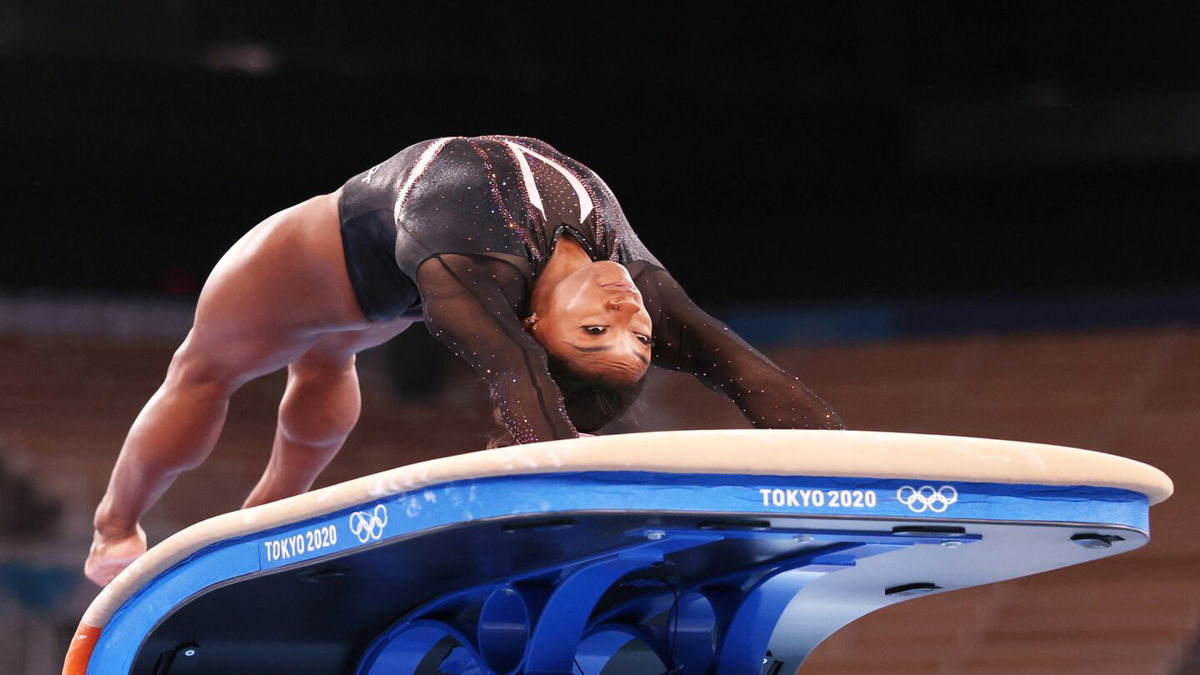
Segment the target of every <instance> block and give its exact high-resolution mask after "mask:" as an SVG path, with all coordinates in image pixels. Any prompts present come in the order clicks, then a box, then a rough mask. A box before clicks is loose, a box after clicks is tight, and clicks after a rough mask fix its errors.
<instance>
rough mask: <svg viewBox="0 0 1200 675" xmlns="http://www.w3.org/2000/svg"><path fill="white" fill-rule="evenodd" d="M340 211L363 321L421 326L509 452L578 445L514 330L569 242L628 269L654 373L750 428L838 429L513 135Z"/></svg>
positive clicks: (370, 174) (610, 211) (614, 207)
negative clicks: (491, 410) (470, 372)
mask: <svg viewBox="0 0 1200 675" xmlns="http://www.w3.org/2000/svg"><path fill="white" fill-rule="evenodd" d="M339 212H340V217H341V223H342V235H343V243H344V246H345V250H346V263H347V268H348V270H349V272H350V279H351V283H352V285H353V286H354V290H355V293H356V295H357V297H358V300H359V304H360V305H361V307H362V309H363V312H364V313H365V314H366V315H367V317H368V318H370V319H372V320H375V321H380V320H386V319H389V318H395V317H399V316H410V317H414V318H416V317H423V319H424V321H425V324H426V327H427V328H428V329H429V331H430V333H432V334H433V335H434V336H435V337H437V338H438V339H439V340H441V341H442V342H444V343H445V344H446V345H447V346H449V347H450V349H451V350H452V351H453V352H454V353H456V354H457V355H458V356H460V357H462V358H464V359H466V360H467V361H468V362H470V363H471V365H472V366H473V367H474V368H475V370H476V371H477V372H478V373H479V374H480V375H481V376H482V377H483V378H484V379H485V380H486V381H487V382H488V384H489V386H490V388H491V393H492V398H493V400H494V401H495V402H496V405H497V407H498V408H499V411H500V416H501V419H502V420H503V421H504V423H505V425H506V426H507V427H508V430H509V432H510V433H511V434H512V437H513V439H515V440H516V441H517V442H519V443H528V442H534V441H543V440H553V439H559V438H572V437H575V436H578V433H577V431H576V429H575V427H574V426H573V425H572V423H571V420H570V419H569V418H568V416H567V413H566V411H565V409H564V407H563V401H562V395H561V393H560V392H559V390H558V387H557V386H556V385H555V383H554V381H553V379H552V378H551V377H550V375H549V373H548V372H547V365H546V354H545V351H544V350H543V349H542V347H541V346H540V345H539V344H538V343H537V342H536V341H534V340H533V338H532V337H530V336H529V334H528V333H527V332H526V331H525V330H524V329H523V327H522V323H521V319H522V317H524V316H525V315H526V314H528V298H529V294H530V289H531V288H532V284H533V280H534V279H536V278H537V276H538V274H539V273H540V272H541V270H542V268H543V266H544V265H545V263H546V261H547V260H548V259H549V257H550V254H551V253H552V252H553V250H554V245H555V243H556V242H557V241H558V238H559V237H561V236H562V235H563V234H564V233H570V234H571V235H572V236H573V237H574V238H575V239H577V240H578V241H579V243H580V244H581V245H582V246H583V248H584V249H585V250H586V251H587V252H588V254H589V255H590V256H591V258H592V259H593V260H597V261H598V260H611V261H614V262H618V263H621V264H622V265H625V267H626V268H627V269H628V270H629V273H630V276H632V278H633V280H634V283H635V284H636V285H637V287H638V289H639V290H640V291H641V293H642V297H643V300H644V302H645V305H646V309H647V311H648V312H649V313H650V317H651V321H652V324H653V336H652V337H653V345H652V347H653V355H654V363H655V365H658V366H662V367H667V368H672V369H675V370H681V371H686V372H690V373H693V374H695V375H696V377H698V378H699V379H701V380H702V381H703V382H705V383H706V384H707V385H708V386H710V387H711V388H713V389H716V390H718V391H720V392H722V393H724V394H725V395H726V396H728V397H729V398H730V399H732V400H733V401H734V402H735V403H736V404H737V405H738V406H739V407H740V409H741V410H742V412H743V413H744V414H745V415H746V417H747V418H748V419H749V420H750V421H751V422H752V423H753V424H754V425H755V426H759V427H770V428H839V427H840V426H841V422H840V420H839V419H838V417H837V415H836V413H834V412H833V410H832V409H831V408H829V406H828V405H826V404H825V403H824V401H821V399H819V398H818V397H816V396H815V395H813V394H812V393H811V392H810V391H809V390H808V389H807V388H806V387H805V386H804V385H803V384H802V383H801V382H800V381H799V380H798V379H796V378H794V377H792V376H790V375H788V374H787V373H785V372H783V371H782V370H780V369H779V368H778V367H777V366H775V365H774V364H773V363H771V362H770V361H769V360H768V359H767V358H766V357H764V356H763V355H762V354H760V353H759V352H757V351H755V350H754V349H753V348H752V347H750V346H749V345H748V344H746V343H745V342H744V341H743V340H741V339H740V338H738V337H737V336H736V335H735V334H734V333H733V332H732V331H730V330H729V329H728V328H727V327H726V326H725V325H724V324H722V323H721V322H719V321H717V320H716V319H713V318H712V317H711V316H709V315H708V314H706V313H704V312H703V311H702V310H701V309H700V308H699V307H697V306H696V305H695V304H694V303H693V302H692V301H691V300H690V299H689V298H688V297H687V294H686V293H684V291H683V289H682V288H681V287H680V286H679V284H678V283H676V282H675V280H674V279H673V278H672V277H671V275H670V274H668V273H667V271H666V270H665V269H663V267H662V265H661V264H660V263H659V262H658V260H657V259H656V258H655V257H654V256H653V255H652V254H651V253H650V251H648V250H647V249H646V247H645V246H644V245H643V244H642V242H641V241H640V240H639V239H638V237H637V235H636V234H635V233H634V232H633V230H632V229H631V228H630V227H629V223H628V222H627V221H626V219H625V214H624V213H623V212H622V211H621V206H620V204H619V203H618V202H617V199H616V197H615V196H614V195H613V193H612V191H611V190H609V188H608V186H607V185H605V184H604V181H602V180H601V179H600V177H599V176H597V175H596V174H595V173H594V172H592V171H591V170H590V169H588V168H587V167H585V166H584V165H583V164H580V163H579V162H577V161H575V160H573V159H571V158H570V157H567V156H565V155H563V154H562V153H560V152H558V151H557V150H555V149H554V148H553V147H551V146H550V145H548V144H547V143H544V142H542V141H539V140H536V139H532V138H523V137H515V136H484V137H477V138H461V137H455V138H439V139H435V140H431V141H425V142H422V143H418V144H416V145H413V146H411V147H409V148H406V149H405V150H403V151H401V152H400V153H399V154H397V155H395V156H394V157H392V158H391V159H388V160H387V161H385V162H383V163H381V164H379V165H377V166H375V167H373V168H372V169H370V170H369V171H366V172H364V173H362V174H359V175H358V176H355V177H354V178H352V179H350V181H349V182H347V183H346V184H345V186H343V188H342V194H341V201H340V203H339Z"/></svg>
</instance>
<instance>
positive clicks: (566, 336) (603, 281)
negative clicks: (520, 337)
mask: <svg viewBox="0 0 1200 675" xmlns="http://www.w3.org/2000/svg"><path fill="white" fill-rule="evenodd" d="M650 330H651V325H650V314H649V313H647V312H646V306H645V305H644V304H643V303H642V294H641V293H640V292H639V291H638V289H637V286H635V285H634V284H633V279H631V278H630V276H629V272H628V271H627V270H626V269H625V267H624V266H622V265H619V264H617V263H615V262H609V261H602V262H597V263H592V264H590V265H585V266H583V267H581V268H579V269H577V270H575V271H574V272H572V273H571V274H570V275H568V276H566V277H564V278H563V280H562V281H560V282H559V283H558V284H557V285H556V286H555V287H554V289H553V290H552V291H551V294H550V297H549V300H548V302H547V303H546V305H545V306H544V307H543V308H542V312H541V313H540V315H539V316H538V318H537V321H536V322H535V323H534V324H533V327H532V332H533V336H534V338H535V339H537V341H538V342H539V343H541V345H542V346H543V347H545V349H546V351H547V352H549V353H550V354H552V355H553V356H556V357H558V358H559V359H561V360H563V361H565V362H566V363H567V364H569V365H570V367H571V369H572V370H574V371H576V372H579V373H583V374H586V375H596V376H598V377H601V378H603V379H605V380H608V381H611V382H618V383H631V382H636V381H638V380H640V379H641V378H642V376H643V375H645V374H646V369H647V368H649V366H650Z"/></svg>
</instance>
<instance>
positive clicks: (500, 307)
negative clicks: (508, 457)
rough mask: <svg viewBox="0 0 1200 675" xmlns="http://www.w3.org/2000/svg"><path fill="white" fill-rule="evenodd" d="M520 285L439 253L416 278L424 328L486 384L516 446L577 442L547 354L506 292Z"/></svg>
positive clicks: (468, 261) (466, 259)
mask: <svg viewBox="0 0 1200 675" xmlns="http://www.w3.org/2000/svg"><path fill="white" fill-rule="evenodd" d="M515 281H517V280H516V279H515V278H512V279H508V278H505V279H502V278H500V277H499V276H498V275H497V274H496V272H495V270H494V269H489V268H488V267H487V264H486V263H482V262H480V261H478V260H475V259H473V258H471V257H469V256H464V255H456V254H440V255H435V256H433V257H431V258H429V259H427V260H425V261H424V262H423V263H421V266H420V268H419V269H418V272H417V287H418V288H419V290H420V292H421V301H422V304H423V306H424V312H425V325H426V327H427V328H428V329H429V332H430V333H431V334H432V335H433V336H434V337H436V338H437V339H438V340H440V341H441V342H442V343H444V344H445V345H446V346H447V347H449V348H450V350H451V351H452V352H454V353H455V354H456V355H457V356H459V357H461V358H463V359H465V360H466V361H467V362H469V363H470V364H471V366H472V367H473V368H474V369H475V371H476V372H477V373H478V374H479V375H480V376H481V377H482V378H483V379H484V380H485V381H486V382H487V383H488V388H489V389H490V390H491V396H492V401H493V402H494V403H495V405H496V407H497V410H498V411H499V413H500V419H501V421H502V422H503V424H504V426H505V427H507V428H508V431H509V433H510V434H511V435H512V438H513V440H514V441H516V442H517V443H535V442H537V441H551V440H557V439H562V438H577V437H578V436H579V433H578V432H577V431H576V430H575V425H574V424H572V423H571V420H570V418H569V417H567V412H566V408H565V407H564V405H563V399H562V393H561V392H560V391H559V389H558V385H557V384H555V382H554V380H553V379H552V378H551V377H550V373H549V371H548V370H547V366H546V352H545V350H544V349H542V347H541V345H539V344H538V343H537V342H536V341H534V339H533V338H532V337H530V335H529V334H528V333H527V332H526V331H525V330H524V328H523V327H522V325H521V321H520V320H519V319H518V318H517V315H516V312H515V311H514V310H513V305H512V302H511V301H510V299H509V296H510V295H511V291H510V292H509V293H505V291H504V287H503V284H504V283H505V282H508V283H512V282H515ZM520 283H522V284H523V283H524V282H523V280H522V281H520Z"/></svg>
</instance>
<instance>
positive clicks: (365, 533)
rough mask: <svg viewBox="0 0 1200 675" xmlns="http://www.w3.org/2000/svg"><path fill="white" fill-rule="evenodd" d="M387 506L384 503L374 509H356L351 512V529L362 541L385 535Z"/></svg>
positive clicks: (365, 541)
mask: <svg viewBox="0 0 1200 675" xmlns="http://www.w3.org/2000/svg"><path fill="white" fill-rule="evenodd" d="M387 522H388V514H387V507H385V506H384V505H383V504H378V505H376V506H375V510H374V511H355V512H354V513H351V514H350V531H351V532H352V533H354V536H356V537H358V540H359V541H361V542H362V543H364V544H365V543H367V542H368V541H370V540H372V539H378V538H380V537H382V536H383V528H384V527H385V526H386V525H387Z"/></svg>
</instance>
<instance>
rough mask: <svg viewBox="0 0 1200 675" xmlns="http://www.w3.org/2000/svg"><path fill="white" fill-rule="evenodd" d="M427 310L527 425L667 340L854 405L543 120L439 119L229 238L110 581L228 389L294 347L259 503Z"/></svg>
mask: <svg viewBox="0 0 1200 675" xmlns="http://www.w3.org/2000/svg"><path fill="white" fill-rule="evenodd" d="M680 236H690V234H689V233H688V232H687V231H686V230H682V231H681V232H680ZM713 255H714V257H717V256H719V255H720V252H719V251H714V252H713ZM416 321H424V322H425V326H426V327H427V328H428V329H429V331H430V332H431V333H432V334H433V335H434V336H435V337H437V338H438V339H439V340H441V341H442V342H443V343H445V344H446V345H447V346H449V348H450V349H451V350H452V351H453V352H454V353H455V354H457V355H458V356H460V357H462V358H464V359H466V360H467V361H468V362H470V363H471V365H472V366H473V367H474V369H475V370H476V371H477V373H478V374H479V375H480V376H481V377H482V378H483V379H484V380H485V381H486V382H487V383H488V385H489V387H490V391H491V398H492V401H493V403H494V405H495V406H496V410H497V416H498V418H499V419H500V420H501V421H502V422H503V424H504V425H505V427H506V428H507V431H508V434H509V435H510V436H511V438H512V440H513V441H515V442H518V443H529V442H534V441H546V440H553V439H563V438H574V437H577V436H579V435H580V433H581V432H591V431H595V430H596V429H598V428H599V427H601V426H603V425H604V424H605V423H607V422H609V421H611V420H613V419H615V418H616V417H618V416H619V415H620V414H621V413H622V412H624V410H625V409H626V407H627V406H628V405H629V403H630V402H631V401H632V398H633V396H634V395H635V394H636V392H637V388H638V385H639V384H640V383H641V382H642V378H643V376H644V375H645V373H646V370H647V368H648V366H649V365H650V364H651V362H653V363H654V364H655V365H657V366H661V367H664V368H670V369H674V370H680V371H686V372H690V373H692V374H694V375H695V376H696V377H697V378H699V379H700V380H702V381H703V382H704V383H705V384H707V385H708V386H709V387H711V388H713V389H715V390H717V391H720V392H721V393H723V394H725V395H726V396H728V397H729V398H730V399H731V400H733V402H734V403H736V404H737V405H738V406H739V408H740V409H741V411H742V412H743V414H745V416H746V417H747V418H748V419H749V420H750V422H751V423H753V424H754V425H755V426H757V427H767V428H787V429H796V428H823V429H828V428H834V429H838V428H842V427H843V425H842V421H841V419H840V418H839V417H838V415H837V413H836V412H834V411H833V409H832V408H830V407H829V406H828V405H827V404H826V403H825V402H824V401H822V400H821V399H820V398H818V397H817V396H816V395H814V394H813V393H812V392H810V391H809V390H808V389H807V388H806V387H805V386H804V385H803V384H802V383H801V382H800V381H799V380H798V379H796V378H795V377H793V376H791V375H788V374H787V373H785V372H784V371H782V370H780V369H779V368H778V367H777V366H775V365H774V364H773V363H771V362H770V361H769V360H768V359H767V358H766V357H764V356H763V355H762V354H760V353H759V352H757V351H755V350H754V349H753V348H752V347H750V346H749V345H748V344H746V343H745V342H744V341H742V340H741V339H740V338H738V336H736V335H735V334H734V333H733V332H732V331H730V330H729V329H728V328H727V327H725V326H724V325H723V324H722V323H720V322H719V321H717V320H715V319H713V318H712V317H710V316H709V315H708V314H706V313H704V312H703V311H702V310H701V309H700V308H698V307H697V306H696V305H695V304H694V303H692V301H691V300H689V299H688V296H687V295H686V294H685V293H684V291H683V289H682V288H681V287H680V286H679V284H678V283H676V281H675V280H674V279H673V278H672V277H671V275H670V274H668V273H667V271H666V270H665V269H663V266H662V265H661V264H660V263H659V262H658V260H657V259H656V258H655V257H654V256H653V255H651V253H650V251H648V250H647V249H646V247H645V246H644V245H643V244H642V242H641V241H639V240H638V237H637V235H636V234H635V233H634V231H633V230H632V229H631V228H630V226H629V224H628V222H626V220H625V214H624V213H623V212H622V211H621V207H620V205H619V204H618V203H617V199H616V197H615V196H614V195H613V193H612V192H611V191H610V190H609V188H608V186H607V185H605V184H604V181H602V180H601V179H600V177H599V176H597V175H596V174H595V173H593V172H592V171H591V170H590V169H588V168H587V167H585V166H584V165H583V164H580V163H579V162H577V161H575V160H573V159H571V158H569V157H567V156H565V155H563V154H561V153H560V152H558V151H557V150H555V149H554V148H553V147H551V146H550V145H548V144H546V143H544V142H542V141H539V140H536V139H532V138H523V137H512V136H485V137H478V138H461V137H457V138H439V139H436V140H431V141H425V142H423V143H418V144H416V145H413V146H411V147H409V148H407V149H405V150H403V151H401V152H400V153H399V154H397V155H395V156H394V157H392V158H391V159H388V160H386V161H384V162H383V163H381V164H379V165H377V166H375V167H374V168H372V169H370V170H369V171H366V172H364V173H362V174H360V175H358V176H355V177H354V178H351V179H350V180H349V181H348V182H347V183H346V184H345V185H344V186H342V187H341V188H340V189H339V190H337V191H336V192H334V193H332V194H327V195H322V196H318V197H314V198H312V199H309V200H308V201H305V202H303V203H301V204H298V205H296V206H293V207H291V208H289V209H286V210H284V211H281V212H279V213H277V214H275V215H273V216H271V217H270V218H268V219H266V220H265V221H263V222H262V223H260V224H259V225H258V226H256V227H255V228H253V229H252V230H250V231H249V232H248V233H247V234H246V235H245V236H243V237H242V238H241V239H240V240H239V241H238V242H237V243H236V244H234V245H233V247H232V248H231V249H230V250H229V251H228V252H227V253H226V254H225V255H224V256H223V257H222V258H221V260H220V261H219V262H218V263H217V265H216V267H215V268H214V269H213V271H212V274H211V275H210V276H209V278H208V280H207V281H206V282H205V284H204V288H203V290H202V291H201V293H200V298H199V301H198V303H197V306H196V316H195V321H194V324H193V326H192V329H191V331H190V332H189V333H188V336H187V338H186V339H185V340H184V341H183V344H182V345H181V346H180V347H179V349H178V350H177V351H176V353H175V355H174V357H173V358H172V360H171V364H170V367H169V368H168V370H167V375H166V380H165V381H164V382H163V384H162V386H161V387H160V388H159V389H158V391H157V392H156V393H155V394H154V396H153V397H152V398H151V399H150V401H149V402H148V403H147V404H146V406H145V408H144V409H143V410H142V412H141V413H140V414H139V415H138V417H137V419H136V420H135V421H134V423H133V426H132V428H131V429H130V431H129V435H128V437H127V438H126V440H125V444H124V446H123V447H122V448H121V454H120V456H119V457H118V459H117V462H116V466H115V467H114V469H113V473H112V477H111V479H110V480H109V484H108V490H107V492H106V493H105V495H104V498H103V499H102V500H101V502H100V505H99V507H98V508H97V509H96V516H95V535H94V539H93V543H92V547H91V553H90V555H89V556H88V559H87V562H86V564H85V572H86V574H87V576H88V577H89V578H90V579H92V580H93V581H95V582H96V583H98V584H101V585H104V584H107V583H108V582H109V581H111V580H112V578H113V577H115V576H116V575H117V574H118V573H119V572H120V571H121V570H122V569H124V568H125V567H126V566H127V565H128V564H129V563H130V562H132V561H133V560H134V559H135V558H136V557H137V556H139V555H141V554H142V553H144V552H145V551H146V535H145V532H144V531H143V530H142V528H141V526H140V525H139V520H140V519H141V517H142V514H144V513H145V511H146V510H147V509H148V508H150V506H151V505H152V504H153V503H154V502H155V501H156V500H157V499H158V498H159V496H161V495H162V493H163V492H164V491H165V490H166V489H167V487H168V486H169V485H170V484H171V482H172V481H173V480H174V479H175V477H176V476H178V475H179V474H180V473H182V472H184V471H186V470H188V469H191V468H194V467H196V466H197V465H199V464H200V463H201V462H203V461H204V459H205V458H206V457H207V456H208V454H209V452H210V451H211V450H212V448H213V446H214V444H215V443H216V440H217V436H218V434H219V433H220V430H221V427H222V426H223V423H224V419H225V412H226V409H227V407H228V401H229V397H230V395H231V394H233V392H234V391H235V390H237V389H238V387H240V386H241V385H242V384H244V383H245V382H247V381H248V380H250V379H253V378H255V377H259V376H261V375H264V374H266V373H270V372H272V371H275V370H277V369H279V368H282V367H283V366H287V369H288V377H287V387H286V390H285V392H284V395H283V400H282V402H281V403H280V406H279V417H278V424H277V427H276V432H275V441H274V445H273V447H272V450H271V458H270V460H269V461H268V463H267V467H266V470H265V472H264V473H263V475H262V478H261V479H260V480H259V482H258V484H257V486H256V487H255V488H254V490H253V491H252V492H251V493H250V495H249V497H248V498H247V499H246V501H245V504H244V506H245V507H250V506H255V505H258V504H263V503H266V502H270V501H274V500H277V499H282V498H284V497H289V496H292V495H296V494H299V493H302V492H304V491H306V490H308V488H309V487H310V486H311V485H312V483H313V481H314V480H315V479H316V477H317V475H318V474H319V473H320V472H321V470H322V469H323V468H324V467H325V466H326V465H327V464H328V463H329V461H330V460H331V459H332V458H333V456H334V455H335V454H336V453H337V451H338V450H339V449H340V448H341V446H342V442H343V441H344V440H345V439H346V437H347V436H348V435H349V433H350V431H351V429H352V428H353V426H354V424H355V422H356V421H357V420H358V415H359V408H360V398H359V396H360V394H359V387H358V378H357V374H356V372H355V365H354V361H355V354H356V353H357V352H359V351H361V350H363V349H367V348H369V347H372V346H375V345H378V344H380V343H382V342H384V341H385V340H388V339H390V338H391V337H393V336H395V335H397V334H398V333H400V332H401V331H403V330H405V329H406V328H408V327H409V326H410V325H412V324H413V323H414V322H416Z"/></svg>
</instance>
